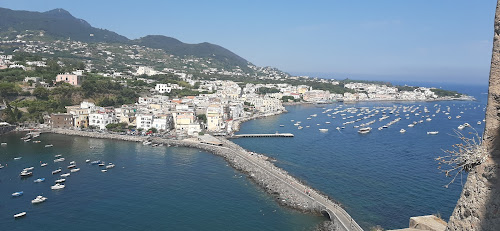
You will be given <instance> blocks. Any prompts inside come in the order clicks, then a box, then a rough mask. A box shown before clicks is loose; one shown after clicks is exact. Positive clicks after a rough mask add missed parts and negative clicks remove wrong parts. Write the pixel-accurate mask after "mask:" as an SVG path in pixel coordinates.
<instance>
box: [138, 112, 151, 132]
mask: <svg viewBox="0 0 500 231" xmlns="http://www.w3.org/2000/svg"><path fill="white" fill-rule="evenodd" d="M136 125H137V129H143V130H148V129H150V128H151V127H152V126H153V114H137V115H136Z"/></svg>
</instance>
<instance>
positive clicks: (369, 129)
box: [358, 127, 372, 134]
mask: <svg viewBox="0 0 500 231" xmlns="http://www.w3.org/2000/svg"><path fill="white" fill-rule="evenodd" d="M371 130H372V128H371V127H366V128H360V129H359V130H358V132H359V133H360V134H366V133H368V132H370V131H371Z"/></svg>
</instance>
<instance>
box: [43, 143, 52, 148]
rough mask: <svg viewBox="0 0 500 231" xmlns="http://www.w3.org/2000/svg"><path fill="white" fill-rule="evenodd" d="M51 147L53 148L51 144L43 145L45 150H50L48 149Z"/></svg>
mask: <svg viewBox="0 0 500 231" xmlns="http://www.w3.org/2000/svg"><path fill="white" fill-rule="evenodd" d="M53 146H54V145H52V144H46V145H45V147H46V148H50V147H53Z"/></svg>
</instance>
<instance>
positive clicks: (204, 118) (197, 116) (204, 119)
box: [196, 114, 207, 123]
mask: <svg viewBox="0 0 500 231" xmlns="http://www.w3.org/2000/svg"><path fill="white" fill-rule="evenodd" d="M196 118H198V120H201V121H203V123H207V115H205V114H199V115H196Z"/></svg>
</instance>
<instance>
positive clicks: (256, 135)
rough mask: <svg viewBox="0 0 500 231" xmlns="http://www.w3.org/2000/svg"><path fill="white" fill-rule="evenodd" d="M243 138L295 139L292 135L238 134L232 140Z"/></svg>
mask: <svg viewBox="0 0 500 231" xmlns="http://www.w3.org/2000/svg"><path fill="white" fill-rule="evenodd" d="M243 137H293V134H292V133H271V134H238V135H233V136H231V137H230V138H243Z"/></svg>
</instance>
